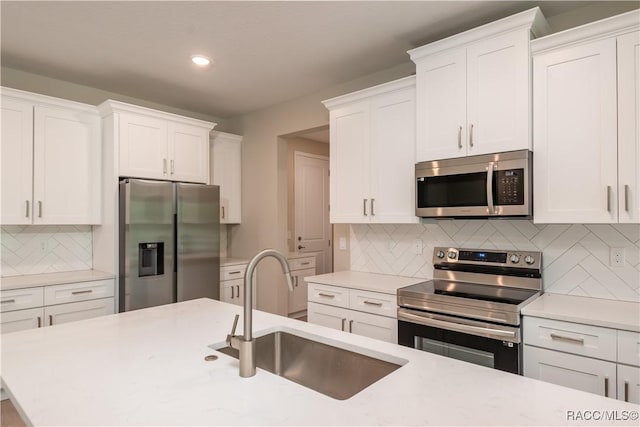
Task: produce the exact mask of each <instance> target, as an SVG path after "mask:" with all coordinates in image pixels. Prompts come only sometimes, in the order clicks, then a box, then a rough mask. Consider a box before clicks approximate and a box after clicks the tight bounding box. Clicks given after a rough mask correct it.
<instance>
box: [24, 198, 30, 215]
mask: <svg viewBox="0 0 640 427" xmlns="http://www.w3.org/2000/svg"><path fill="white" fill-rule="evenodd" d="M25 201H26V202H27V208H26V209H25V211H24V216H25V217H27V218H29V201H28V200H25Z"/></svg>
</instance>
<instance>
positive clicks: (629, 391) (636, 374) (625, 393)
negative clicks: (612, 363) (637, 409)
mask: <svg viewBox="0 0 640 427" xmlns="http://www.w3.org/2000/svg"><path fill="white" fill-rule="evenodd" d="M618 400H624V401H625V402H631V403H640V368H638V367H637V366H627V365H620V364H618Z"/></svg>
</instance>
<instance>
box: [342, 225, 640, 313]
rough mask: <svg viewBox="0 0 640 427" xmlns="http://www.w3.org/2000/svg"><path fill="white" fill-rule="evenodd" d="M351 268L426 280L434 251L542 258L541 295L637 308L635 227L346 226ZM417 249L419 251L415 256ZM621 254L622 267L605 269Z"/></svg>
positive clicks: (639, 277) (639, 231)
mask: <svg viewBox="0 0 640 427" xmlns="http://www.w3.org/2000/svg"><path fill="white" fill-rule="evenodd" d="M350 240H351V269H352V270H357V271H366V272H371V273H383V274H396V275H401V276H411V277H421V278H432V277H433V266H432V256H433V248H434V247H435V246H452V247H461V248H471V249H476V248H477V249H504V250H521V251H542V253H543V255H542V260H543V286H544V290H545V292H550V293H557V294H569V295H580V296H590V297H595V298H606V299H616V300H623V301H635V302H640V226H639V225H633V224H629V225H627V224H620V225H592V224H584V225H583V224H562V225H559V224H548V225H547V224H544V225H543V224H540V225H537V224H533V222H531V221H528V220H439V221H434V222H433V223H431V222H428V223H424V224H406V225H405V224H400V225H398V224H389V225H380V224H352V225H351V237H350ZM416 246H421V247H422V254H418V253H417V252H418V250H416ZM611 248H624V249H625V256H626V260H625V261H626V262H625V265H624V266H623V267H612V266H611V264H610V250H611Z"/></svg>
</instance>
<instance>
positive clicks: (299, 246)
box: [298, 245, 306, 250]
mask: <svg viewBox="0 0 640 427" xmlns="http://www.w3.org/2000/svg"><path fill="white" fill-rule="evenodd" d="M305 248H306V246H302V245H298V250H300V249H305Z"/></svg>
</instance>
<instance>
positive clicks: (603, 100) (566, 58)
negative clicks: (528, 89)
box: [531, 12, 640, 223]
mask: <svg viewBox="0 0 640 427" xmlns="http://www.w3.org/2000/svg"><path fill="white" fill-rule="evenodd" d="M639 21H640V19H639V18H638V14H637V12H630V13H627V14H623V15H620V16H617V17H613V18H609V19H605V20H603V21H598V22H595V23H592V24H587V25H584V26H582V27H578V28H575V29H571V30H567V31H564V32H561V33H558V34H554V35H551V36H548V37H544V38H542V39H539V40H536V41H534V42H532V43H531V47H532V50H533V52H534V54H533V55H534V57H533V79H534V85H533V87H534V89H533V101H534V132H533V134H534V141H533V145H534V152H535V161H534V179H535V182H534V200H535V203H534V220H535V221H536V222H538V223H617V222H635V223H637V222H640V201H639V199H638V195H639V194H638V192H639V191H640V172H638V168H639V167H640V142H639V138H638V136H639V131H638V129H639V126H640V124H639V123H640V119H638V117H639V115H638V108H639V107H638V101H640V82H639V80H638V77H639V76H640V65H639V64H640V59H639V46H640V32H638V28H640V22H639Z"/></svg>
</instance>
